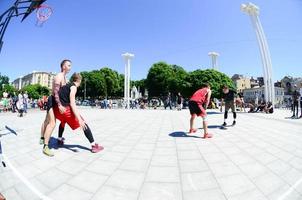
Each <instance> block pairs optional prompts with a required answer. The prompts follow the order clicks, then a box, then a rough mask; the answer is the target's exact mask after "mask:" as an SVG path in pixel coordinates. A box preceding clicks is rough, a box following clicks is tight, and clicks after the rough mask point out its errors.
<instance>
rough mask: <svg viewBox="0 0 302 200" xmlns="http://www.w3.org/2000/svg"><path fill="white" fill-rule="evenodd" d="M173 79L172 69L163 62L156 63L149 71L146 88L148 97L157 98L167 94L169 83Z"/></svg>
mask: <svg viewBox="0 0 302 200" xmlns="http://www.w3.org/2000/svg"><path fill="white" fill-rule="evenodd" d="M172 77H173V69H172V67H171V66H170V65H168V64H167V63H165V62H158V63H155V64H153V65H152V67H151V68H150V69H149V72H148V75H147V79H146V87H147V89H148V92H149V96H150V97H159V96H163V95H166V94H167V93H168V92H169V89H170V88H169V82H170V80H171V78H172Z"/></svg>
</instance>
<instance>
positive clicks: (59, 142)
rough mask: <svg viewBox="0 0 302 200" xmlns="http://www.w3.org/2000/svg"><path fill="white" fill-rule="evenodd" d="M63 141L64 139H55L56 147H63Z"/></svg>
mask: <svg viewBox="0 0 302 200" xmlns="http://www.w3.org/2000/svg"><path fill="white" fill-rule="evenodd" d="M64 140H65V138H62V139H59V138H58V139H57V143H58V146H63V145H64Z"/></svg>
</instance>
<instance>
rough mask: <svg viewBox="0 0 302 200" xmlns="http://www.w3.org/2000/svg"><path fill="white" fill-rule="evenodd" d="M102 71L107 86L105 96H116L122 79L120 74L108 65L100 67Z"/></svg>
mask: <svg viewBox="0 0 302 200" xmlns="http://www.w3.org/2000/svg"><path fill="white" fill-rule="evenodd" d="M100 73H101V74H102V76H103V77H104V79H105V83H106V87H105V91H104V92H105V96H106V97H108V96H115V95H116V94H117V92H118V91H119V90H120V81H119V77H118V76H119V75H118V73H117V72H116V71H113V70H112V69H110V68H108V67H104V68H102V69H100Z"/></svg>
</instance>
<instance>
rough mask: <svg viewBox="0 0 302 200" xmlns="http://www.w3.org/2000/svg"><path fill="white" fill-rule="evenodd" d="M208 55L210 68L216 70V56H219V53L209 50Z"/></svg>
mask: <svg viewBox="0 0 302 200" xmlns="http://www.w3.org/2000/svg"><path fill="white" fill-rule="evenodd" d="M208 55H209V56H210V57H211V58H212V69H216V70H217V57H218V56H219V53H217V52H214V51H212V52H209V53H208Z"/></svg>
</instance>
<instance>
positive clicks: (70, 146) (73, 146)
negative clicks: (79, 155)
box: [49, 137, 91, 152]
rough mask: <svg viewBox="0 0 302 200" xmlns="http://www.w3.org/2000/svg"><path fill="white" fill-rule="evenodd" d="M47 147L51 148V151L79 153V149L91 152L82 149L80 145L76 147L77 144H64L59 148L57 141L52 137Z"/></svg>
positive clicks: (84, 148) (85, 148)
mask: <svg viewBox="0 0 302 200" xmlns="http://www.w3.org/2000/svg"><path fill="white" fill-rule="evenodd" d="M49 147H50V148H53V149H59V148H64V149H67V150H70V151H72V152H79V149H82V150H87V151H91V149H89V148H87V147H84V146H82V145H78V144H64V145H63V146H59V145H58V142H57V139H56V138H54V137H51V138H50V140H49Z"/></svg>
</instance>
